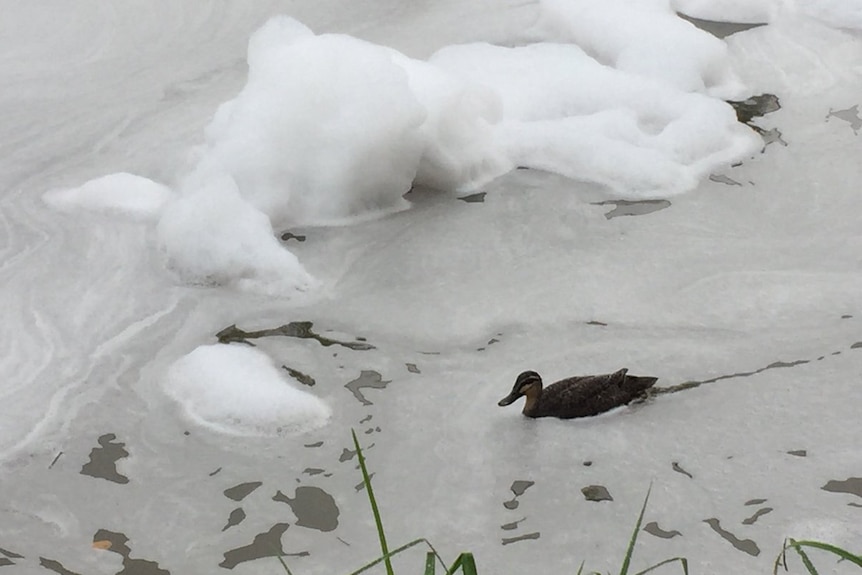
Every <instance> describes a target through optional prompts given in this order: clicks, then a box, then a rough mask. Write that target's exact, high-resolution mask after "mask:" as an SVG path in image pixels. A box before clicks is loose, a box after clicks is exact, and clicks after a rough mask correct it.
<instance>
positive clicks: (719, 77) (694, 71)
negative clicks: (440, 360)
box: [533, 0, 745, 99]
mask: <svg viewBox="0 0 862 575" xmlns="http://www.w3.org/2000/svg"><path fill="white" fill-rule="evenodd" d="M540 7H541V13H540V17H539V20H538V22H537V24H536V25H535V27H534V30H533V33H535V34H537V35H538V36H539V37H541V38H543V39H548V40H556V41H565V42H574V43H576V44H578V45H579V46H581V47H583V48H584V49H585V50H586V51H587V52H588V53H590V54H591V55H593V56H595V57H596V58H597V59H598V60H599V61H600V62H602V63H604V64H608V65H611V66H613V67H615V68H618V69H620V70H626V71H629V72H632V73H636V74H640V75H643V76H646V77H650V78H654V79H660V80H661V81H664V82H667V83H668V84H670V85H672V86H674V87H676V88H678V89H680V90H683V91H700V92H706V93H708V94H709V95H711V96H715V97H718V98H723V99H733V98H737V97H740V96H742V95H743V93H744V91H745V88H744V86H743V85H742V84H741V83H740V81H739V80H738V78H737V77H736V75H735V74H734V73H733V71H732V70H731V68H730V66H729V64H728V59H727V48H726V46H725V44H724V43H723V42H722V41H721V40H719V39H718V38H715V37H714V36H712V35H710V34H708V33H706V32H704V31H702V30H699V29H698V28H696V27H695V26H694V25H693V24H691V23H690V22H687V21H685V20H683V19H681V18H679V17H678V16H677V15H676V14H675V13H674V11H673V10H672V9H671V7H670V4H669V2H668V0H650V1H648V2H644V1H633V0H607V1H604V2H592V1H589V0H541V3H540Z"/></svg>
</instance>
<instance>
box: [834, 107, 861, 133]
mask: <svg viewBox="0 0 862 575" xmlns="http://www.w3.org/2000/svg"><path fill="white" fill-rule="evenodd" d="M829 118H838V119H839V120H843V121H845V122H847V123H848V124H850V128H851V129H852V130H853V133H854V134H856V135H859V129H860V128H862V118H860V117H859V105H858V104H857V105H855V106H851V107H849V108H847V109H845V110H833V109H832V108H829V113H828V114H827V115H826V120H827V121H828V120H829Z"/></svg>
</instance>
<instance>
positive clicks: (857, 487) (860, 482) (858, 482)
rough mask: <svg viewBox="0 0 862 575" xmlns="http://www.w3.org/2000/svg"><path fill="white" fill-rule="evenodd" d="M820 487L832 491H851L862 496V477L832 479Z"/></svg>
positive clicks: (852, 493) (850, 492)
mask: <svg viewBox="0 0 862 575" xmlns="http://www.w3.org/2000/svg"><path fill="white" fill-rule="evenodd" d="M820 489H822V490H823V491H831V492H832V493H849V494H851V495H855V496H857V497H862V477H848V478H847V479H845V480H844V481H839V480H837V479H831V480H829V481H828V482H826V485H824V486H823V487H821V488H820Z"/></svg>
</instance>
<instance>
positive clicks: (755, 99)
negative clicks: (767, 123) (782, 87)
mask: <svg viewBox="0 0 862 575" xmlns="http://www.w3.org/2000/svg"><path fill="white" fill-rule="evenodd" d="M727 103H728V104H730V105H731V107H733V109H734V110H735V111H736V119H737V120H739V122H741V123H743V124H750V123H751V121H752V120H753V119H754V118H760V117H762V116H765V115H766V114H771V113H772V112H776V111H778V110H780V109H781V101H780V100H779V99H778V96H776V95H775V94H759V95H757V96H752V97H751V98H748V99H747V100H730V101H728V102H727Z"/></svg>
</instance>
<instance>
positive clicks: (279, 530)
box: [219, 523, 309, 569]
mask: <svg viewBox="0 0 862 575" xmlns="http://www.w3.org/2000/svg"><path fill="white" fill-rule="evenodd" d="M288 527H289V525H288V524H287V523H276V524H275V525H273V526H272V527H271V528H270V530H269V531H267V532H266V533H260V534H258V535H255V537H254V541H252V542H251V543H250V544H249V545H245V546H243V547H237V548H236V549H231V550H230V551H227V552H225V554H224V561H222V562H221V563H219V567H224V568H225V569H233V568H234V567H236V566H237V565H239V564H240V563H245V562H247V561H254V560H255V559H262V558H264V557H279V556H281V557H308V555H309V553H308V551H301V552H299V553H285V552H284V549H283V548H282V546H281V536H282V535H284V532H285V531H287V528H288Z"/></svg>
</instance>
